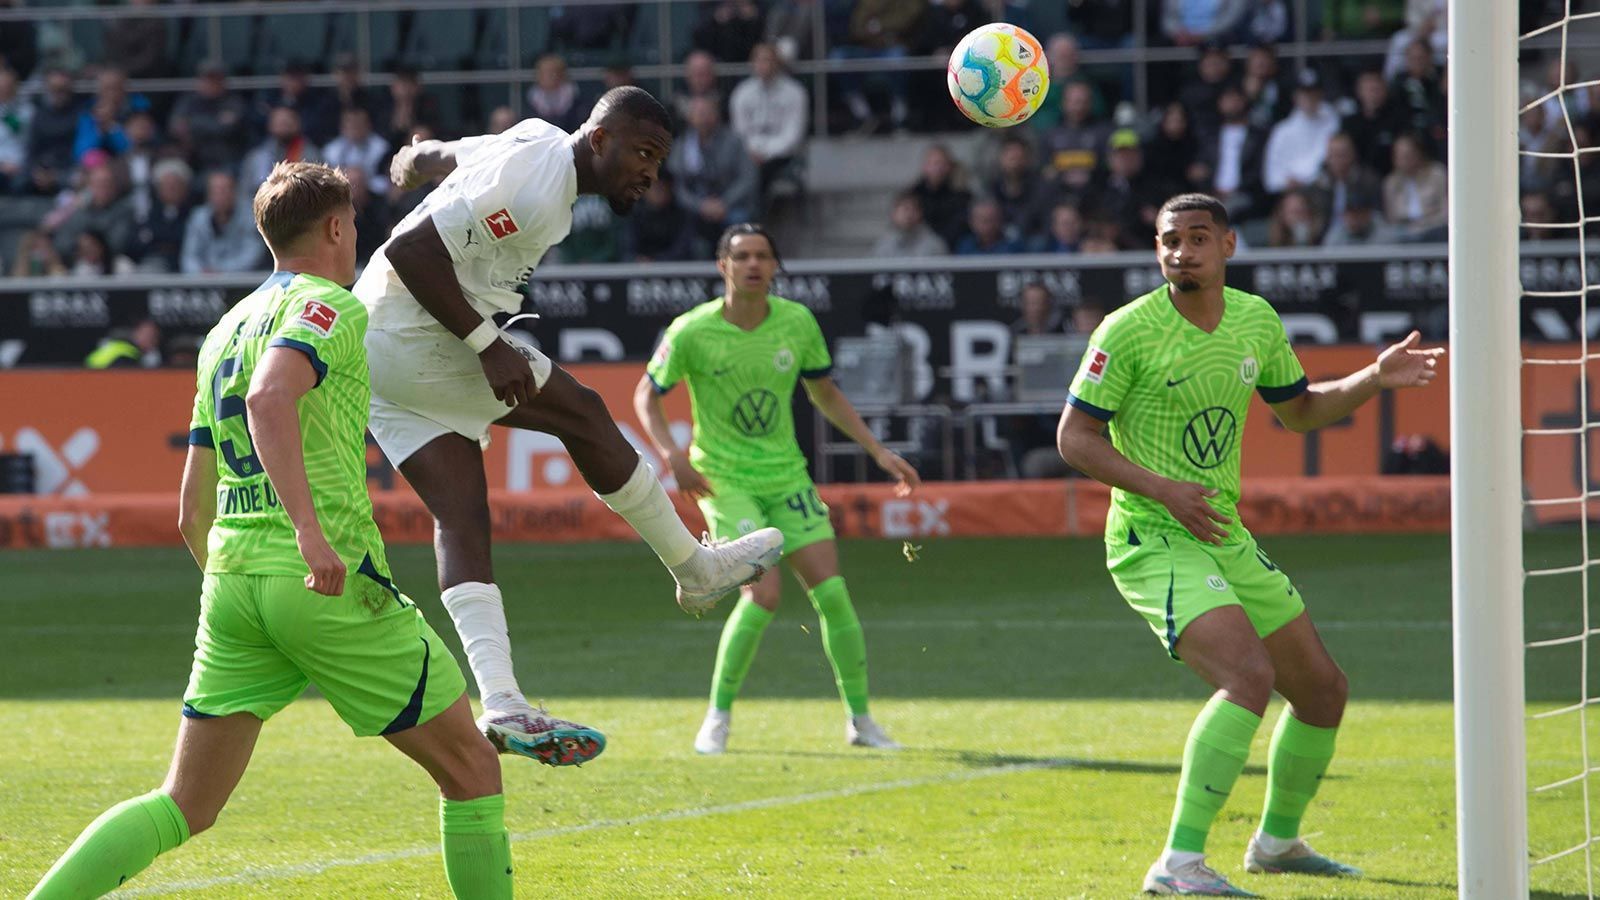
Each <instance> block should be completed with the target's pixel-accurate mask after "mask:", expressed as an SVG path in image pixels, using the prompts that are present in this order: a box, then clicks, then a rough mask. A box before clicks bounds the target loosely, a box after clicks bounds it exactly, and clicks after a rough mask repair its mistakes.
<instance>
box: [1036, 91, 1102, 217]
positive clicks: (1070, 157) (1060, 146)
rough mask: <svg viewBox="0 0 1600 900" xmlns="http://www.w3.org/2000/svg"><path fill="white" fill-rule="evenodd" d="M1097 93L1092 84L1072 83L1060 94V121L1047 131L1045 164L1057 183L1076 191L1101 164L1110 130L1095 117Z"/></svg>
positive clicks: (1087, 182)
mask: <svg viewBox="0 0 1600 900" xmlns="http://www.w3.org/2000/svg"><path fill="white" fill-rule="evenodd" d="M1093 109H1094V93H1093V92H1092V91H1091V90H1090V88H1089V85H1087V84H1085V83H1083V82H1073V83H1071V84H1068V85H1067V88H1066V90H1065V91H1064V92H1063V93H1062V95H1061V124H1060V125H1057V126H1056V127H1054V128H1052V129H1050V131H1049V132H1047V133H1046V134H1045V137H1044V146H1045V152H1046V153H1047V154H1049V156H1048V161H1047V163H1046V165H1047V166H1048V167H1049V169H1050V170H1051V171H1052V173H1053V174H1054V175H1055V179H1056V181H1057V183H1058V184H1060V185H1061V186H1062V187H1063V188H1065V189H1067V190H1068V191H1070V192H1073V193H1081V192H1082V191H1083V190H1085V189H1086V188H1087V187H1088V186H1089V181H1090V179H1092V178H1093V177H1094V173H1095V170H1097V169H1098V168H1099V167H1100V162H1101V148H1102V147H1103V146H1104V145H1105V141H1106V137H1107V135H1108V133H1109V131H1110V129H1109V128H1108V127H1107V125H1106V124H1105V123H1103V122H1100V121H1098V120H1096V119H1094V118H1093V117H1092V110H1093Z"/></svg>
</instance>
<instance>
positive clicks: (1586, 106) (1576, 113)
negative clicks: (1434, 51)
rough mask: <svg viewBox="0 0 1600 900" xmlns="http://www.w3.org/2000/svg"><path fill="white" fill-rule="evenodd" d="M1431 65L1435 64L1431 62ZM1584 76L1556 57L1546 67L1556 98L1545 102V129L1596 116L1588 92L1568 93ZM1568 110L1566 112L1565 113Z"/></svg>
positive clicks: (1572, 64) (1546, 78)
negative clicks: (1570, 120)
mask: <svg viewBox="0 0 1600 900" xmlns="http://www.w3.org/2000/svg"><path fill="white" fill-rule="evenodd" d="M1429 61H1430V62H1432V60H1429ZM1406 70H1407V72H1410V70H1411V56H1410V51H1409V48H1408V49H1407V56H1406ZM1583 81H1584V78H1583V75H1582V74H1581V73H1580V72H1579V71H1578V63H1577V61H1576V60H1574V59H1571V58H1569V59H1568V60H1567V66H1566V68H1565V69H1563V68H1562V67H1561V59H1560V57H1557V58H1555V59H1552V60H1550V61H1549V62H1548V63H1546V64H1545V69H1544V91H1543V92H1541V94H1540V96H1543V95H1544V94H1553V95H1559V96H1552V97H1551V98H1550V99H1549V100H1546V101H1545V102H1544V107H1543V108H1544V118H1545V128H1546V129H1564V128H1566V127H1567V124H1566V120H1567V119H1568V118H1571V119H1572V120H1573V121H1579V120H1582V119H1587V118H1588V117H1589V115H1590V114H1591V113H1593V112H1594V110H1593V108H1592V107H1591V106H1590V99H1589V97H1590V95H1589V92H1588V91H1585V90H1572V89H1569V88H1570V87H1571V86H1572V85H1575V84H1582V83H1583ZM1563 108H1565V111H1563Z"/></svg>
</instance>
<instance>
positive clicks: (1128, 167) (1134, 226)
mask: <svg viewBox="0 0 1600 900" xmlns="http://www.w3.org/2000/svg"><path fill="white" fill-rule="evenodd" d="M1106 146H1107V147H1108V148H1109V150H1108V152H1107V154H1106V157H1107V158H1106V168H1105V171H1104V172H1103V173H1101V174H1100V176H1099V177H1097V178H1096V179H1095V181H1094V183H1093V184H1092V185H1091V186H1090V188H1089V193H1088V199H1087V201H1086V202H1087V203H1088V205H1089V206H1090V207H1091V208H1092V209H1094V210H1095V211H1096V213H1098V214H1099V215H1101V216H1103V217H1105V218H1107V219H1110V220H1112V221H1114V222H1116V223H1117V224H1118V225H1120V226H1121V229H1122V234H1123V236H1124V237H1125V238H1129V239H1131V238H1133V237H1134V236H1139V237H1141V238H1142V237H1145V236H1149V235H1154V234H1155V233H1156V210H1158V209H1160V208H1161V204H1162V203H1164V202H1166V200H1167V198H1168V197H1170V196H1172V194H1173V192H1174V190H1175V188H1174V186H1173V185H1172V184H1170V183H1167V182H1165V181H1163V180H1162V179H1160V178H1158V177H1156V176H1154V175H1153V174H1151V173H1149V172H1148V171H1146V169H1145V166H1144V150H1143V148H1142V147H1141V146H1140V142H1139V134H1138V132H1136V131H1134V130H1133V129H1131V128H1122V129H1118V130H1117V131H1115V132H1112V134H1111V138H1110V139H1109V140H1108V141H1107V142H1106Z"/></svg>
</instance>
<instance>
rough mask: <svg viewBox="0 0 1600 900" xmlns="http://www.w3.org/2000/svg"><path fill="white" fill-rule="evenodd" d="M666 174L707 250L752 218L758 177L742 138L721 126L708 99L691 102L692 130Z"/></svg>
mask: <svg viewBox="0 0 1600 900" xmlns="http://www.w3.org/2000/svg"><path fill="white" fill-rule="evenodd" d="M667 169H668V170H669V171H671V172H672V176H673V180H674V181H675V182H676V184H677V188H676V190H677V197H678V203H679V204H681V205H682V206H683V207H684V208H685V209H687V210H689V212H690V214H691V215H692V216H693V217H694V222H695V230H696V232H697V233H698V234H699V236H700V238H701V240H702V241H703V242H704V243H706V245H707V247H708V248H709V246H710V244H711V243H712V242H714V241H715V240H716V239H717V236H718V235H720V234H721V233H722V230H723V229H724V228H726V227H727V226H729V225H733V224H736V223H738V222H748V221H750V217H751V216H752V215H754V213H755V203H756V200H757V196H756V191H757V189H758V181H759V177H760V176H759V175H758V174H757V172H756V166H755V163H753V162H751V161H750V155H749V154H748V153H746V152H745V149H744V144H743V143H742V142H741V141H740V140H739V136H738V135H736V134H734V133H733V131H732V130H730V129H728V128H724V127H723V125H722V115H721V113H719V112H718V110H717V104H716V101H715V100H713V99H711V98H710V97H706V96H700V97H696V98H694V100H692V101H690V103H689V128H688V130H687V131H685V132H684V134H683V136H682V137H680V138H679V139H678V141H677V143H676V144H675V145H674V146H673V148H672V156H671V157H670V158H669V159H668V160H667ZM707 252H709V250H707Z"/></svg>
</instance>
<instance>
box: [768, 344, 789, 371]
mask: <svg viewBox="0 0 1600 900" xmlns="http://www.w3.org/2000/svg"><path fill="white" fill-rule="evenodd" d="M772 367H773V368H774V369H777V370H778V371H779V372H787V371H789V370H790V369H791V368H793V367H794V354H793V353H791V352H790V351H789V348H788V347H785V348H783V349H782V350H779V351H778V354H777V355H776V356H774V357H772Z"/></svg>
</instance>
